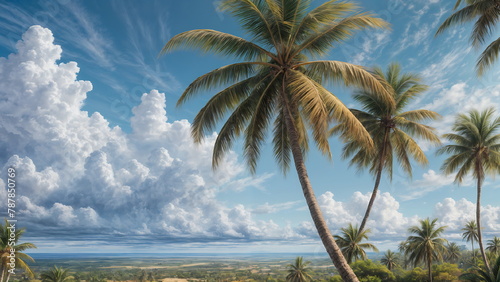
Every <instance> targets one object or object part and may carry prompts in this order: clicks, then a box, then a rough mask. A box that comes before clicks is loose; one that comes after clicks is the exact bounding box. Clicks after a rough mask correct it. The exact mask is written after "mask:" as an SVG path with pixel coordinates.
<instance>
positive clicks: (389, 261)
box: [380, 250, 399, 271]
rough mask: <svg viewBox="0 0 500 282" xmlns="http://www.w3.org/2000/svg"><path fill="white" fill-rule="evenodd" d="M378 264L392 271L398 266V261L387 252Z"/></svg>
mask: <svg viewBox="0 0 500 282" xmlns="http://www.w3.org/2000/svg"><path fill="white" fill-rule="evenodd" d="M380 262H381V263H382V264H383V265H385V266H387V268H388V269H389V270H390V271H392V270H393V269H394V268H395V267H397V266H398V265H399V260H398V258H397V256H396V254H395V253H394V252H392V251H391V250H387V252H386V253H385V254H384V257H383V258H382V259H381V260H380Z"/></svg>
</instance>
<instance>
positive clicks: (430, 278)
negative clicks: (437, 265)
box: [427, 256, 432, 282]
mask: <svg viewBox="0 0 500 282" xmlns="http://www.w3.org/2000/svg"><path fill="white" fill-rule="evenodd" d="M427 277H428V278H429V282H432V259H431V258H430V256H428V257H427Z"/></svg>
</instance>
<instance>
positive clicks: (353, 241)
mask: <svg viewBox="0 0 500 282" xmlns="http://www.w3.org/2000/svg"><path fill="white" fill-rule="evenodd" d="M340 230H341V233H342V235H335V239H336V240H337V242H338V244H339V247H340V249H341V250H342V253H343V254H344V256H345V257H346V260H347V262H348V263H353V262H354V261H356V260H358V259H362V260H366V259H367V258H368V257H367V256H366V252H365V249H371V250H372V251H375V252H378V249H377V247H375V245H373V244H371V243H361V242H362V241H363V240H368V233H370V229H365V230H363V231H361V232H360V231H359V228H358V227H357V226H353V225H352V224H351V223H349V225H348V226H347V228H341V229H340Z"/></svg>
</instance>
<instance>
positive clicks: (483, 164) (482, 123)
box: [438, 108, 500, 269]
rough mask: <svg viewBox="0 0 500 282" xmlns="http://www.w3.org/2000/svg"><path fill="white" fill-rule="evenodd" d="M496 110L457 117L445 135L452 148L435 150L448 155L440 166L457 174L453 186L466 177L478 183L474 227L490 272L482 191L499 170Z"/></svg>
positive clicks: (499, 154)
mask: <svg viewBox="0 0 500 282" xmlns="http://www.w3.org/2000/svg"><path fill="white" fill-rule="evenodd" d="M494 113H495V110H494V109H493V108H489V109H486V110H484V111H482V112H479V111H477V110H472V111H470V112H469V113H468V114H460V115H458V117H457V119H456V121H455V124H454V125H453V131H454V133H450V134H445V135H444V137H445V138H446V139H448V140H449V141H451V142H452V143H455V144H451V145H447V146H444V147H443V148H441V149H439V150H438V153H439V154H443V153H446V154H451V156H450V157H448V158H447V159H446V160H445V161H444V163H443V166H442V168H441V169H442V170H443V171H444V172H445V174H451V173H453V172H455V171H456V170H458V172H457V175H456V176H455V182H456V183H461V182H462V181H463V179H464V177H465V176H466V175H468V174H469V173H472V176H473V177H474V178H475V179H476V181H477V200H476V223H477V235H478V236H477V237H478V238H477V239H478V243H479V248H480V250H481V255H482V258H483V261H484V263H485V265H486V269H490V266H489V263H488V260H487V259H486V253H485V252H484V247H483V239H482V234H481V188H482V185H483V181H484V179H485V176H486V174H493V175H494V174H495V173H498V171H499V170H500V134H495V131H496V130H497V129H498V128H499V127H500V118H495V119H494V117H493V115H494Z"/></svg>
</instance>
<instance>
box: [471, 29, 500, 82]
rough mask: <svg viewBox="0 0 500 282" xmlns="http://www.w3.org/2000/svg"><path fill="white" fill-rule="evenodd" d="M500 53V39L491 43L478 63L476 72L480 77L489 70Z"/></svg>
mask: <svg viewBox="0 0 500 282" xmlns="http://www.w3.org/2000/svg"><path fill="white" fill-rule="evenodd" d="M499 52H500V37H499V38H497V39H496V40H495V41H493V42H491V43H490V45H488V47H486V49H484V51H483V52H482V53H481V55H480V56H479V59H478V60H477V63H476V71H477V73H478V75H479V76H481V75H483V74H484V73H485V72H486V70H487V69H488V68H490V67H491V65H492V64H493V63H494V62H495V61H496V60H497V58H498V53H499Z"/></svg>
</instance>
